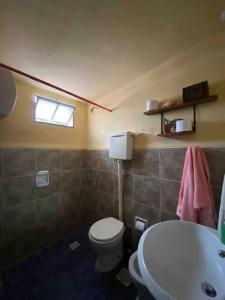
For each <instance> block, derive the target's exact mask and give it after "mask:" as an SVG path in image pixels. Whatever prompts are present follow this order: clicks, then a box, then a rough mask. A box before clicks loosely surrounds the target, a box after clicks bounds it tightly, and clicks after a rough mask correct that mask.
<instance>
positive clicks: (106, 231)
mask: <svg viewBox="0 0 225 300" xmlns="http://www.w3.org/2000/svg"><path fill="white" fill-rule="evenodd" d="M123 230H124V225H123V222H121V221H119V220H117V219H115V218H111V217H110V218H105V219H102V220H100V221H97V222H96V223H94V224H93V225H92V226H91V228H90V231H89V233H90V235H91V236H92V237H93V238H94V239H95V240H97V241H102V242H105V241H109V240H112V239H114V238H116V237H117V236H118V235H120V233H121V232H122V231H123Z"/></svg>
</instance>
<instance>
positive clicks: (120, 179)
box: [117, 159, 123, 221]
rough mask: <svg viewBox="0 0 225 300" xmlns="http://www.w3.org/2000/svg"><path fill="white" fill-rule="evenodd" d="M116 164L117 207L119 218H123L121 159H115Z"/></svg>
mask: <svg viewBox="0 0 225 300" xmlns="http://www.w3.org/2000/svg"><path fill="white" fill-rule="evenodd" d="M117 166H118V202H119V203H118V205H119V207H118V209H119V220H120V221H122V220H123V174H122V160H120V159H118V160H117Z"/></svg>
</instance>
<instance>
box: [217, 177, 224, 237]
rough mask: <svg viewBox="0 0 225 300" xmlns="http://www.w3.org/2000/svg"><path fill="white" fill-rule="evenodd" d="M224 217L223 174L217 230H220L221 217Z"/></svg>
mask: <svg viewBox="0 0 225 300" xmlns="http://www.w3.org/2000/svg"><path fill="white" fill-rule="evenodd" d="M224 217H225V175H224V179H223V187H222V193H221V201H220V212H219V220H218V230H219V231H221V226H222V223H223V219H224Z"/></svg>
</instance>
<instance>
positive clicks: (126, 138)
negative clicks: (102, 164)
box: [109, 131, 133, 160]
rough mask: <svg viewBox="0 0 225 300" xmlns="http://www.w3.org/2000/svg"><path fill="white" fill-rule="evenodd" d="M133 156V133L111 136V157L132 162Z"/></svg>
mask: <svg viewBox="0 0 225 300" xmlns="http://www.w3.org/2000/svg"><path fill="white" fill-rule="evenodd" d="M132 154H133V133H132V132H129V131H127V132H121V133H114V134H111V135H110V140H109V157H110V158H114V159H123V160H130V159H132Z"/></svg>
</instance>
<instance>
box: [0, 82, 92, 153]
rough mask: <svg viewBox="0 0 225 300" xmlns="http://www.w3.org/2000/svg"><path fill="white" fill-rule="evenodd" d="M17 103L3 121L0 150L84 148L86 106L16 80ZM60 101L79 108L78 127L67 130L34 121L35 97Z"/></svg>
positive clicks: (76, 117) (0, 132)
mask: <svg viewBox="0 0 225 300" xmlns="http://www.w3.org/2000/svg"><path fill="white" fill-rule="evenodd" d="M16 86H17V102H16V105H15V107H14V109H13V111H12V112H11V113H10V114H9V115H8V116H7V117H6V118H4V119H1V120H0V147H43V148H85V146H86V124H87V118H86V113H87V105H86V104H84V103H82V102H78V101H75V100H72V99H69V98H66V97H63V96H61V95H58V94H55V93H52V92H49V91H47V90H44V89H40V88H38V87H36V86H33V85H30V84H28V83H25V82H23V81H20V80H16ZM35 94H37V95H41V96H45V97H48V98H51V99H57V100H58V101H61V102H63V103H67V104H71V105H73V106H75V107H76V113H75V127H74V128H66V127H62V126H56V125H47V124H41V123H35V122H33V119H32V117H33V96H34V95H35Z"/></svg>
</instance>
